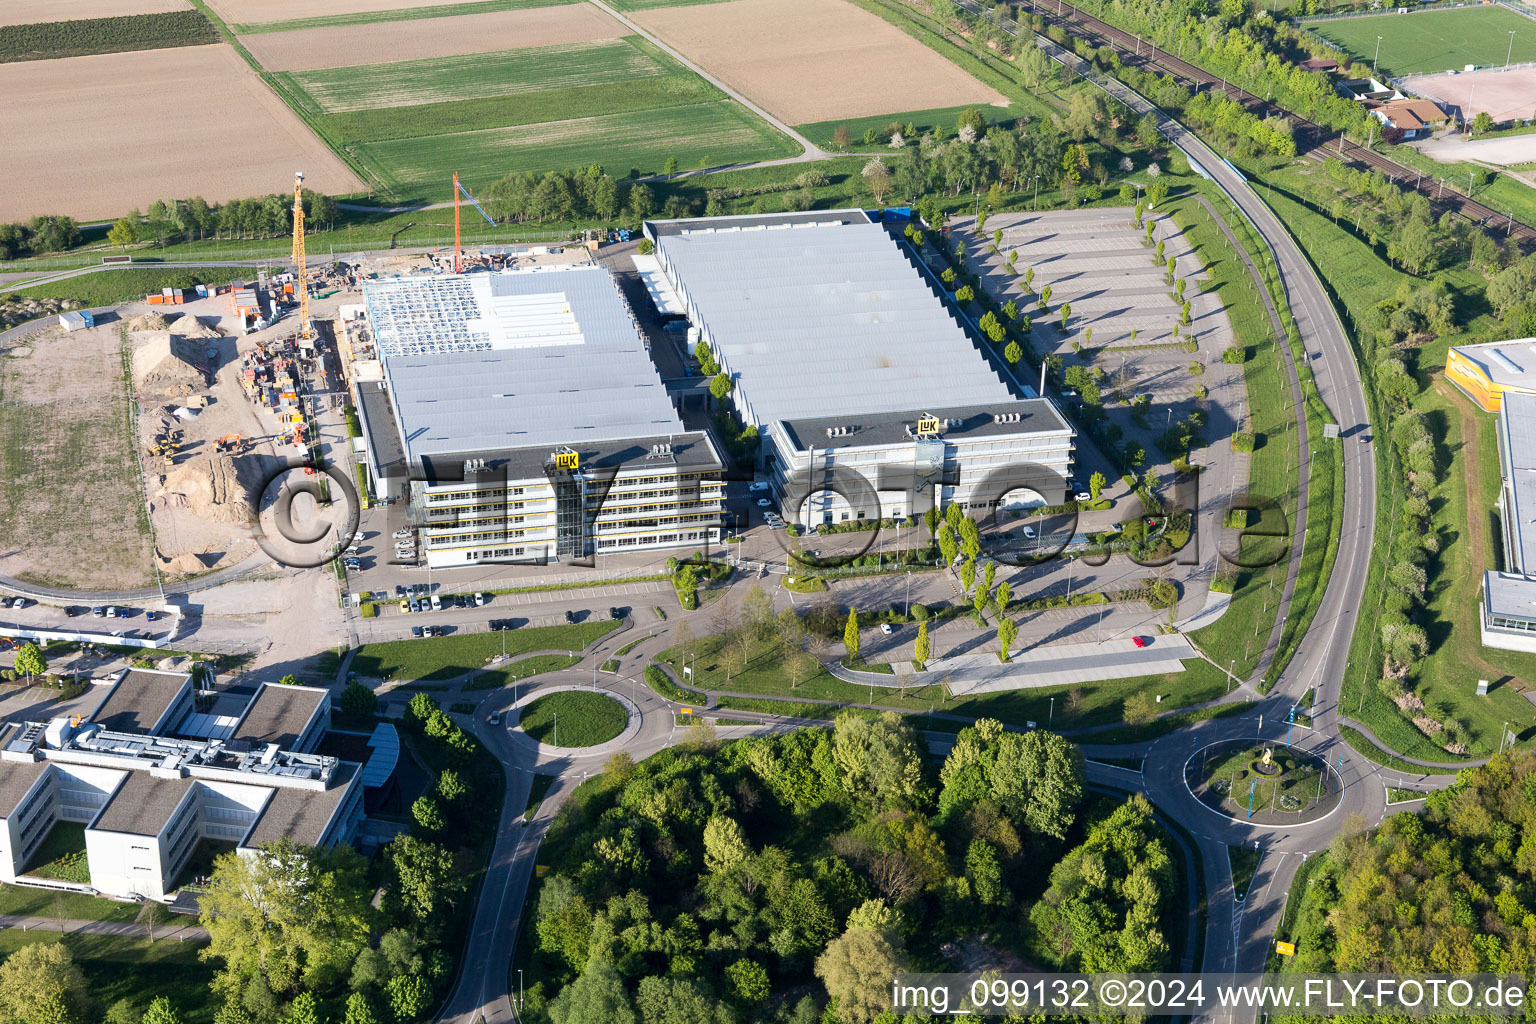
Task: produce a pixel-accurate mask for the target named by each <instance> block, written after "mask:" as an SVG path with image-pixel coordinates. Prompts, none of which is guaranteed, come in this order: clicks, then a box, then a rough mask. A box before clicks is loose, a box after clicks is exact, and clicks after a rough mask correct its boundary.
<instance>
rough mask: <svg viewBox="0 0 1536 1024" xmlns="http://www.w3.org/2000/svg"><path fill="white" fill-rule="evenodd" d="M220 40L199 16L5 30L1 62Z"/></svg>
mask: <svg viewBox="0 0 1536 1024" xmlns="http://www.w3.org/2000/svg"><path fill="white" fill-rule="evenodd" d="M218 41H219V33H218V31H217V30H216V29H215V28H214V27H213V23H212V22H210V21H209V20H208V19H207V18H205V17H203V15H202V14H201V13H200V12H198V11H165V12H161V13H156V14H130V15H122V16H119V17H115V18H84V19H80V20H76V21H45V22H41V23H38V24H32V25H0V62H7V61H18V60H51V59H55V58H60V57H83V56H85V55H87V54H92V53H121V52H123V51H125V50H158V49H164V48H166V47H170V46H202V45H206V44H209V43H217V42H218Z"/></svg>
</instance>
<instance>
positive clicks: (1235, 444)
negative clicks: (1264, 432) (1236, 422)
mask: <svg viewBox="0 0 1536 1024" xmlns="http://www.w3.org/2000/svg"><path fill="white" fill-rule="evenodd" d="M1232 450H1233V451H1235V452H1251V451H1253V432H1252V431H1249V430H1239V431H1238V432H1237V433H1235V434H1233V435H1232Z"/></svg>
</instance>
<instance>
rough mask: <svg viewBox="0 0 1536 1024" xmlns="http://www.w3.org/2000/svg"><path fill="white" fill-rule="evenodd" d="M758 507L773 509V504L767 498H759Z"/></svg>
mask: <svg viewBox="0 0 1536 1024" xmlns="http://www.w3.org/2000/svg"><path fill="white" fill-rule="evenodd" d="M757 507H758V508H773V502H771V501H769V500H768V499H767V498H758V499H757Z"/></svg>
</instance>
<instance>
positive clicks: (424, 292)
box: [363, 266, 683, 461]
mask: <svg viewBox="0 0 1536 1024" xmlns="http://www.w3.org/2000/svg"><path fill="white" fill-rule="evenodd" d="M363 294H364V297H365V298H366V300H367V302H368V309H369V316H370V317H371V318H372V320H373V326H374V331H375V333H376V335H377V337H378V339H379V344H380V349H381V352H382V354H383V357H384V366H385V376H386V378H387V380H388V386H389V392H390V395H391V397H392V398H393V400H394V408H395V414H396V417H397V419H398V421H399V424H400V433H401V441H402V444H403V447H404V449H405V452H406V454H407V456H408V457H409V458H410V459H411V460H412V461H414V460H416V459H419V458H421V457H423V456H427V457H431V456H439V457H449V456H464V455H480V454H485V453H492V452H499V451H505V450H508V449H516V448H526V447H529V446H536V445H538V446H542V445H566V444H572V445H574V444H581V443H590V442H595V441H615V440H626V439H631V438H652V437H658V436H667V435H670V434H681V433H682V432H683V424H682V421H681V420H679V419H678V417H677V412H676V411H675V410H674V409H673V407H672V401H671V399H669V398H668V397H667V393H666V388H665V387H664V386H663V385H662V383H661V377H660V375H658V374H657V372H656V367H655V365H654V364H653V363H652V362H651V359H650V355H649V354H648V353H647V352H646V348H645V341H644V339H643V337H642V336H641V335H640V333H639V330H638V328H637V327H636V326H635V323H634V321H633V319H632V315H631V312H630V309H629V306H628V304H627V303H626V302H625V301H624V297H623V295H622V294H621V293H620V292H619V288H618V284H617V282H615V281H614V280H613V277H612V275H610V274H609V273H608V272H607V271H606V270H604V269H603V268H601V267H596V266H578V267H561V268H550V269H541V270H538V271H527V270H522V271H516V272H512V273H506V274H476V275H470V276H467V277H459V278H448V279H446V280H445V279H444V278H441V277H438V278H433V277H425V278H423V277H418V278H401V279H392V280H386V281H380V282H372V281H370V282H367V283H365V284H364V286H363Z"/></svg>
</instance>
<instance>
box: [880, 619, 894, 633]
mask: <svg viewBox="0 0 1536 1024" xmlns="http://www.w3.org/2000/svg"><path fill="white" fill-rule="evenodd" d="M880 632H882V633H884V634H885V635H886V636H890V635H891V634H892V633H894V632H896V627H895V626H893V625H891V624H890V623H889V622H882V623H880Z"/></svg>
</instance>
